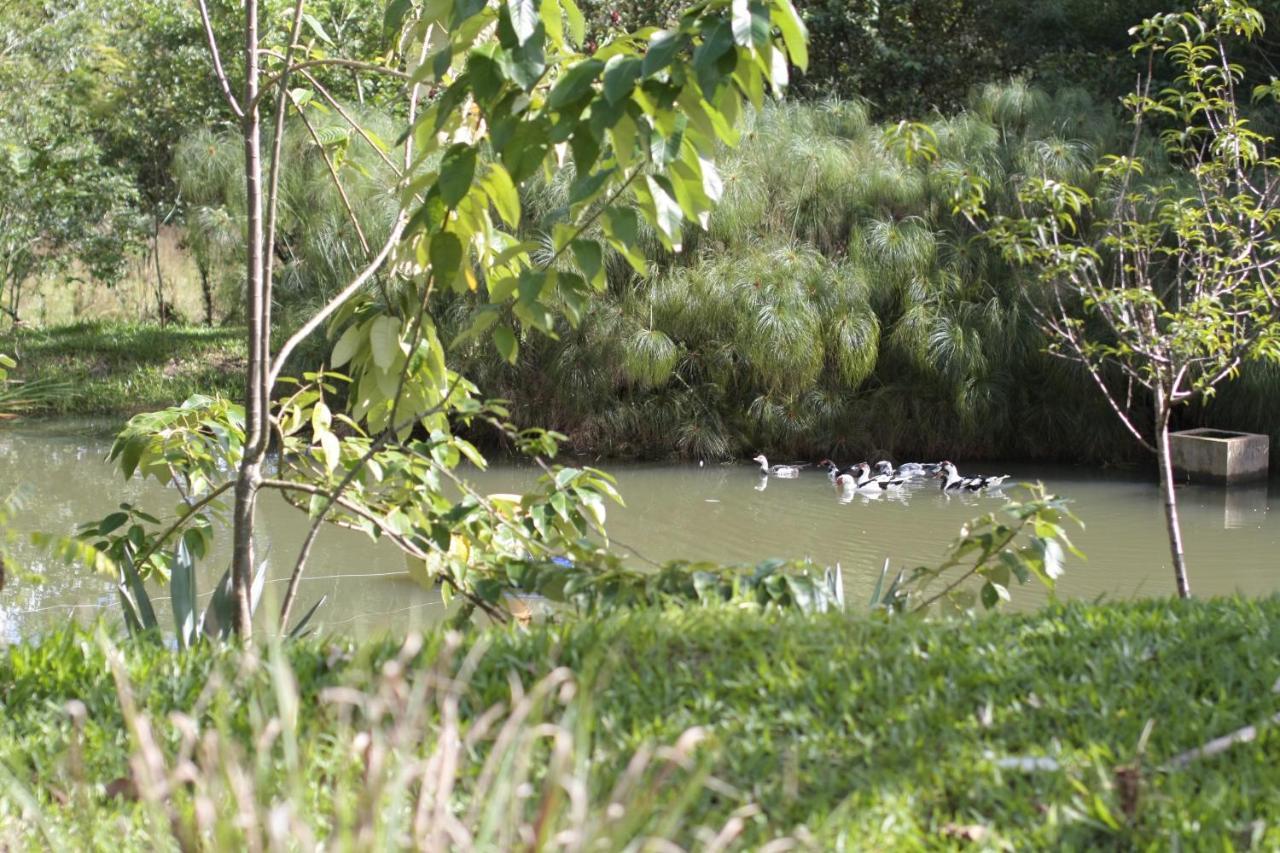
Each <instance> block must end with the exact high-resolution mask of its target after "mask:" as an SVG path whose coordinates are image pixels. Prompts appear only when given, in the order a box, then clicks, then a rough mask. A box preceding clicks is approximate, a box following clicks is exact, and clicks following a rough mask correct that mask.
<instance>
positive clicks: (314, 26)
mask: <svg viewBox="0 0 1280 853" xmlns="http://www.w3.org/2000/svg"><path fill="white" fill-rule="evenodd" d="M302 20H303V22H304V23H305V24H306V25H307V29H309V30H311V32H312V33H313V34H315V37H316V38H318V39H320V41H322V42H324V43H325V44H333V39H331V38H329V34H328V33H327V32H325V29H324V25H323V24H321V23H320V22H319V21H318V20H316V18H315V16H314V15H308V14H307V13H305V12H303V13H302Z"/></svg>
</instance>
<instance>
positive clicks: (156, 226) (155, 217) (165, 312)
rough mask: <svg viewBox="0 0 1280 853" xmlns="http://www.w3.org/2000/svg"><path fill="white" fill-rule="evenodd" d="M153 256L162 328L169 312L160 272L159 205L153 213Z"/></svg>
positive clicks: (157, 308)
mask: <svg viewBox="0 0 1280 853" xmlns="http://www.w3.org/2000/svg"><path fill="white" fill-rule="evenodd" d="M151 223H152V228H151V254H152V256H153V257H154V258H155V261H156V314H157V315H159V317H160V328H162V329H163V328H164V327H165V323H166V322H168V319H169V318H168V314H169V311H168V309H167V308H166V307H165V304H164V275H163V274H162V273H161V272H160V207H159V205H157V206H156V207H155V208H154V209H153V210H152V213H151Z"/></svg>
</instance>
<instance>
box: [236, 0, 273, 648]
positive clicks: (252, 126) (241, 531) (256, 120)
mask: <svg viewBox="0 0 1280 853" xmlns="http://www.w3.org/2000/svg"><path fill="white" fill-rule="evenodd" d="M244 51H245V86H244V102H243V103H244V109H245V116H244V126H243V135H244V166H245V170H244V171H245V191H246V195H245V198H246V203H247V218H248V246H247V249H248V251H247V256H248V257H247V259H246V273H247V281H246V290H247V296H248V315H249V316H248V324H249V341H248V343H249V365H248V380H249V381H248V387H247V388H246V393H245V428H246V435H245V449H244V458H243V459H242V460H241V462H240V470H239V472H238V474H237V477H236V502H235V510H234V512H233V517H232V524H233V529H234V536H233V547H234V550H233V552H232V559H231V577H232V586H233V591H234V595H235V600H236V633H238V634H239V635H240V637H241V639H245V640H247V639H249V638H250V637H251V636H252V634H253V607H252V602H251V595H252V586H253V572H254V562H255V561H254V542H253V539H254V527H255V520H256V513H255V511H256V508H257V502H258V491H259V489H260V488H261V483H262V463H263V459H264V458H265V456H266V430H265V429H263V422H264V420H265V416H266V409H265V398H266V389H265V387H264V386H265V385H266V377H267V358H268V353H267V352H266V329H265V324H264V322H263V321H264V318H265V316H266V315H265V310H266V283H265V281H264V280H263V266H262V239H263V238H262V122H261V118H260V116H261V112H260V110H259V109H258V106H257V103H256V102H257V96H258V77H259V68H258V3H257V0H246V3H245V44H244Z"/></svg>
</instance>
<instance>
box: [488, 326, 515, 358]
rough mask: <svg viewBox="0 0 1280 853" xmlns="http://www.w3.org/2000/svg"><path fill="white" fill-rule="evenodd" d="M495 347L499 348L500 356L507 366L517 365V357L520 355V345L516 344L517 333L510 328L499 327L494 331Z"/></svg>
mask: <svg viewBox="0 0 1280 853" xmlns="http://www.w3.org/2000/svg"><path fill="white" fill-rule="evenodd" d="M493 345H494V346H495V347H497V348H498V354H499V355H501V356H502V357H503V359H504V360H505V361H506V362H507V364H515V363H516V356H518V355H519V354H520V344H519V343H517V342H516V335H515V332H513V331H511V327H510V326H498V327H497V328H495V329H494V330H493Z"/></svg>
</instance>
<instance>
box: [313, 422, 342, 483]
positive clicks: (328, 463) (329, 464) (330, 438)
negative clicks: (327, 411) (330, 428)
mask: <svg viewBox="0 0 1280 853" xmlns="http://www.w3.org/2000/svg"><path fill="white" fill-rule="evenodd" d="M316 438H317V440H319V442H320V455H321V457H323V459H324V467H325V470H327V471H328V472H329V473H331V474H332V473H333V471H334V469H335V468H337V467H338V463H339V462H341V461H342V446H341V444H339V442H338V437H337V436H336V435H334V434H333V433H331V432H322V433H319V434H318V435H317V436H316Z"/></svg>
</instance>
